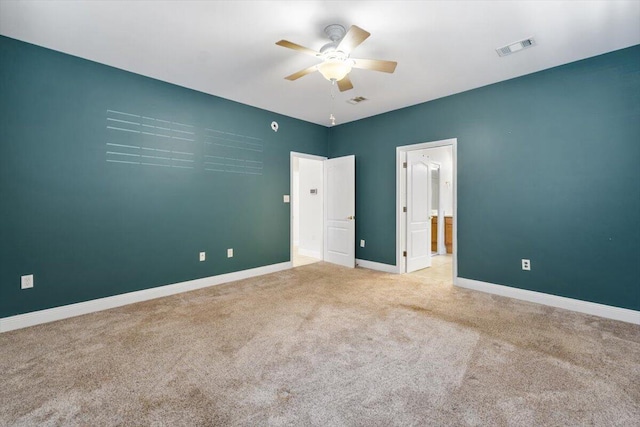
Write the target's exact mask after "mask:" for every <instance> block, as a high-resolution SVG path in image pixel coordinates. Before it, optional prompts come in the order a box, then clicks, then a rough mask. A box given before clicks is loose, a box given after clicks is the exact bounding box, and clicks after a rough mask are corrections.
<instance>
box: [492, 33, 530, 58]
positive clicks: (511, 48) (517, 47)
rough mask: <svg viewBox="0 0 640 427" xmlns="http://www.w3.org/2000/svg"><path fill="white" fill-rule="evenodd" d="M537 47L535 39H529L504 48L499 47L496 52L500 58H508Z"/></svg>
mask: <svg viewBox="0 0 640 427" xmlns="http://www.w3.org/2000/svg"><path fill="white" fill-rule="evenodd" d="M535 45H536V41H535V40H534V39H533V37H529V38H528V39H524V40H520V41H519V42H515V43H511V44H509V45H507V46H504V47H499V48H497V49H496V52H498V56H507V55H511V54H512V53H515V52H518V51H520V50H522V49H526V48H528V47H532V46H535Z"/></svg>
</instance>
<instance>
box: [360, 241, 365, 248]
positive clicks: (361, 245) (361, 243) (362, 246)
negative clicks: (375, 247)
mask: <svg viewBox="0 0 640 427" xmlns="http://www.w3.org/2000/svg"><path fill="white" fill-rule="evenodd" d="M360 247H361V248H364V239H362V240H360Z"/></svg>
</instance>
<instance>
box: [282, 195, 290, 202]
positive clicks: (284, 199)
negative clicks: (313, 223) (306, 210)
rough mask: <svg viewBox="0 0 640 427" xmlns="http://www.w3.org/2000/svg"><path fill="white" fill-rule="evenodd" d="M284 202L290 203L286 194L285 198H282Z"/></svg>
mask: <svg viewBox="0 0 640 427" xmlns="http://www.w3.org/2000/svg"><path fill="white" fill-rule="evenodd" d="M282 201H283V202H285V203H289V195H288V194H285V195H284V196H282Z"/></svg>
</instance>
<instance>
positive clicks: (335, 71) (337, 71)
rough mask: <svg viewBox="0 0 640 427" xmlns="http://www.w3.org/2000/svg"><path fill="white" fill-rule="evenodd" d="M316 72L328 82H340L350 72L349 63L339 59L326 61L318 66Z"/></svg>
mask: <svg viewBox="0 0 640 427" xmlns="http://www.w3.org/2000/svg"><path fill="white" fill-rule="evenodd" d="M318 71H320V74H322V76H323V77H324V78H325V79H327V80H329V81H336V82H337V81H340V80H342V79H344V78H345V76H346V75H347V74H349V73H350V72H351V63H350V62H349V61H343V60H340V59H327V60H326V61H324V62H323V63H322V64H318Z"/></svg>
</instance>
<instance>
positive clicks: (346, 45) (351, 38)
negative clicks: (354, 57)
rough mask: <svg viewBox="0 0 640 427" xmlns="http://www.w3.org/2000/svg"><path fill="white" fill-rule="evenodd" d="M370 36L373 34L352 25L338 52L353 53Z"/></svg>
mask: <svg viewBox="0 0 640 427" xmlns="http://www.w3.org/2000/svg"><path fill="white" fill-rule="evenodd" d="M370 35H371V33H369V32H368V31H365V30H363V29H362V28H360V27H358V26H356V25H352V26H351V28H349V31H347V34H345V35H344V37H343V38H342V40H341V41H340V44H339V45H338V48H337V50H341V51H343V52H344V53H351V51H352V50H353V49H355V48H356V47H358V46H359V45H360V44H361V43H362V42H363V41H365V40H366V39H367V37H369V36H370Z"/></svg>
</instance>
